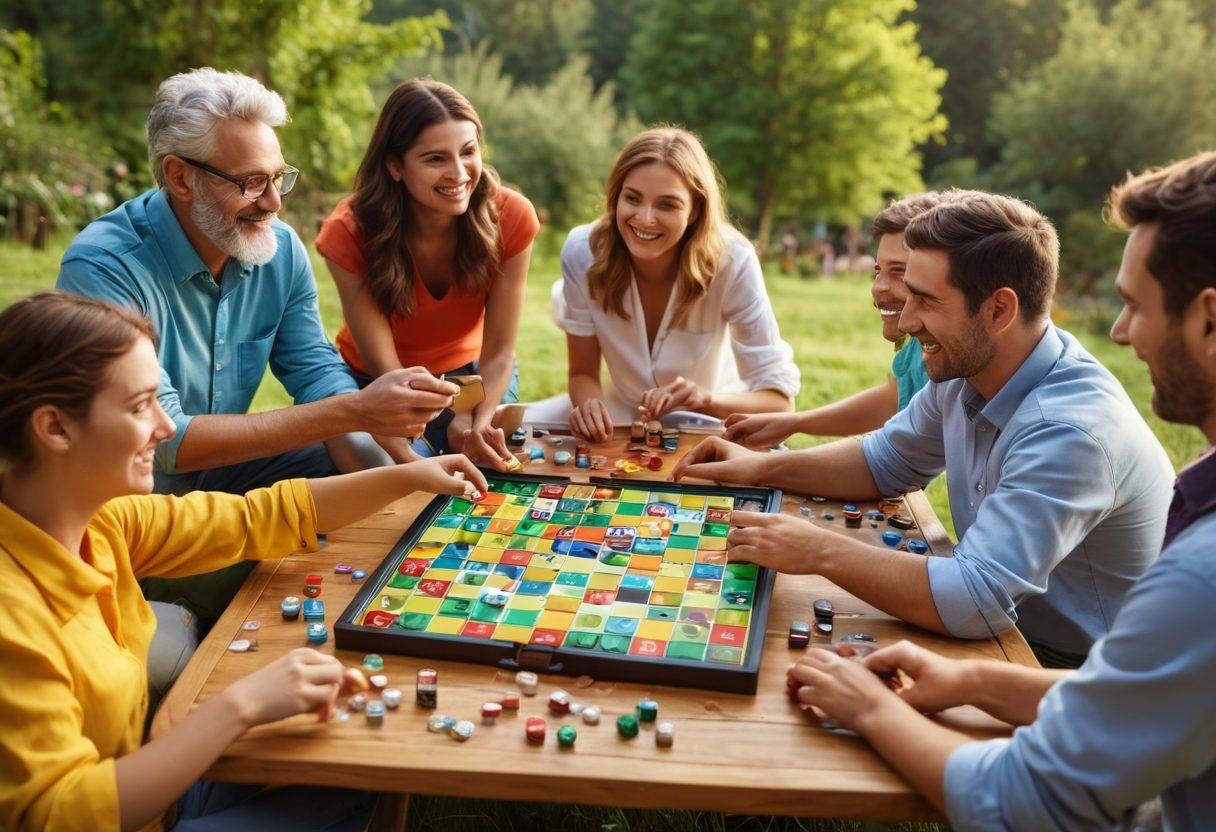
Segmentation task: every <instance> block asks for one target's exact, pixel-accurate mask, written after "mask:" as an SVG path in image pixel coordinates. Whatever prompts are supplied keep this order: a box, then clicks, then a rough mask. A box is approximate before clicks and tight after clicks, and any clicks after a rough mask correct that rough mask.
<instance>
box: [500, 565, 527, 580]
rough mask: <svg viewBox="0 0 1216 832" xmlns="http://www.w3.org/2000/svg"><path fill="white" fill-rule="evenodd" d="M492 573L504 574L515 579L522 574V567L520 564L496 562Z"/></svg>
mask: <svg viewBox="0 0 1216 832" xmlns="http://www.w3.org/2000/svg"><path fill="white" fill-rule="evenodd" d="M494 574H495V575H506V576H507V577H508V578H510V579H511V580H513V581H515V580H518V579H519V576H520V575H522V574H524V568H523V567H522V566H513V565H512V564H509V563H498V564H495V565H494Z"/></svg>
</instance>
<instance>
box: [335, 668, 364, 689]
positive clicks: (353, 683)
mask: <svg viewBox="0 0 1216 832" xmlns="http://www.w3.org/2000/svg"><path fill="white" fill-rule="evenodd" d="M370 689H371V683H370V682H369V681H367V677H366V676H364V675H363V671H362V670H360V669H359V668H357V667H348V668H346V669H345V670H343V671H342V690H343V691H345V692H346V693H361V692H362V691H365V690H370Z"/></svg>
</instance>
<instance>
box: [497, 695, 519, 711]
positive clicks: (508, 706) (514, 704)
mask: <svg viewBox="0 0 1216 832" xmlns="http://www.w3.org/2000/svg"><path fill="white" fill-rule="evenodd" d="M498 704H499V705H502V709H503V710H504V711H518V710H519V694H518V693H504V694H503V695H502V698H500V699H499V700H498Z"/></svg>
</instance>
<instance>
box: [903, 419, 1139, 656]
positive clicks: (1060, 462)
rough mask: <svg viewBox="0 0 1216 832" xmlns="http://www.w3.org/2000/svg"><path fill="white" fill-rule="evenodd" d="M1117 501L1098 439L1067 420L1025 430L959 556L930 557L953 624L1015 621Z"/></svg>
mask: <svg viewBox="0 0 1216 832" xmlns="http://www.w3.org/2000/svg"><path fill="white" fill-rule="evenodd" d="M918 398H920V397H919V396H918ZM968 486H969V487H970V486H971V484H970V483H968ZM1116 504H1117V500H1116V494H1115V478H1114V474H1113V471H1112V468H1111V465H1110V460H1109V458H1108V457H1107V455H1106V452H1105V450H1104V449H1103V447H1102V446H1101V445H1100V444H1099V443H1098V442H1097V441H1096V440H1095V439H1094V438H1093V437H1092V436H1090V435H1089V434H1088V433H1086V432H1085V431H1083V430H1081V429H1080V428H1077V427H1075V426H1073V425H1067V424H1063V423H1059V422H1040V423H1038V424H1036V425H1034V426H1033V427H1031V428H1030V429H1028V430H1026V431H1024V432H1022V433H1021V434H1020V435H1019V436H1018V437H1017V438H1016V439H1015V440H1014V442H1013V443H1012V444H1011V445H1010V447H1009V450H1008V452H1007V453H1006V455H1005V458H1004V462H1003V464H1002V466H1001V472H1000V481H999V482H998V483H997V484H996V485H995V487H994V488H993V490H992V491H991V492H990V493H989V495H988V497H987V498H986V499H985V500H984V501H983V502H982V503H981V504H980V507H979V511H978V512H977V513H976V518H975V522H974V523H973V524H972V525H971V527H970V528H969V529H967V532H966V533H965V534H964V535H963V538H962V540H960V541H959V543H958V545H957V546H955V547H954V556H953V557H949V558H929V560H928V569H929V588H930V591H931V592H932V594H933V600H934V603H936V605H937V612H938V615H939V616H940V617H941V620H942V623H943V624H944V625H945V626H946V629H948V630H949V631H950V633H951V634H952V635H955V636H957V637H960V638H988V637H989V636H991V635H993V634H995V633H999V632H1002V631H1004V630H1008V629H1009V628H1010V627H1012V626H1014V624H1015V622H1016V621H1017V614H1016V612H1015V607H1016V606H1017V605H1018V604H1019V603H1021V602H1022V601H1024V600H1026V599H1027V598H1030V597H1033V596H1036V595H1041V594H1043V593H1044V592H1046V591H1047V580H1048V576H1049V575H1050V574H1051V572H1052V570H1053V569H1055V568H1056V566H1057V565H1058V564H1059V563H1060V561H1062V560H1063V559H1064V558H1065V556H1067V555H1068V553H1069V552H1071V551H1073V549H1075V548H1076V547H1077V546H1078V545H1079V544H1080V543H1081V542H1082V540H1084V539H1085V536H1086V535H1087V534H1089V532H1090V531H1091V530H1092V529H1093V528H1094V526H1096V525H1097V524H1098V523H1099V522H1100V521H1101V520H1102V518H1103V517H1105V516H1106V514H1107V513H1108V512H1109V511H1110V510H1111V507H1112V506H1114V505H1116Z"/></svg>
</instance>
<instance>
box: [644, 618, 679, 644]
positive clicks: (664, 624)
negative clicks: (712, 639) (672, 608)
mask: <svg viewBox="0 0 1216 832" xmlns="http://www.w3.org/2000/svg"><path fill="white" fill-rule="evenodd" d="M674 626H675V622H674V621H643V622H642V623H641V624H639V625H638V631H637V633H635V635H637V637H638V638H655V639H660V640H662V641H670V640H671V630H672V628H673V627H674Z"/></svg>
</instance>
